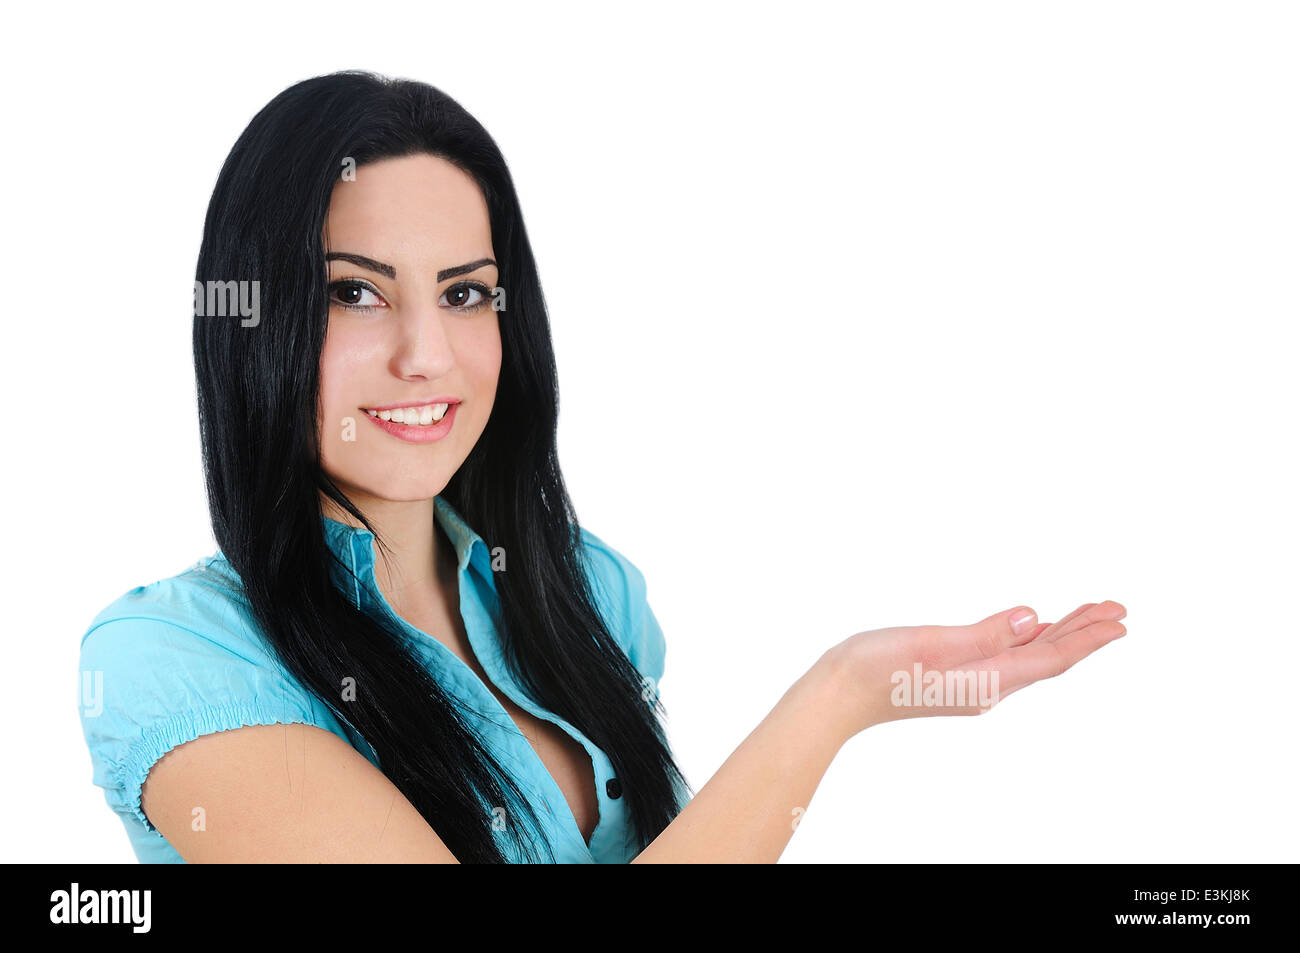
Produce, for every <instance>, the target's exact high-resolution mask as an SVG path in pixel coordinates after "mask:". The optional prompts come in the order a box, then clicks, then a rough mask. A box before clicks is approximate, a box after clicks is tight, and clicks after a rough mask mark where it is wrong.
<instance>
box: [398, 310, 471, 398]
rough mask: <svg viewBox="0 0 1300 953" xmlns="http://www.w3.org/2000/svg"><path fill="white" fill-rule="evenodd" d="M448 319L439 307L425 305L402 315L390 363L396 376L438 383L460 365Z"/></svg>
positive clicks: (401, 313)
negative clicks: (448, 330) (447, 323)
mask: <svg viewBox="0 0 1300 953" xmlns="http://www.w3.org/2000/svg"><path fill="white" fill-rule="evenodd" d="M446 319H447V316H446V315H445V314H444V313H443V311H442V309H441V308H439V307H438V306H437V305H436V304H425V303H423V302H420V303H419V304H416V305H413V306H412V305H408V306H407V307H405V308H402V309H401V310H400V311H399V312H398V315H397V321H396V328H397V330H396V335H395V340H394V342H393V354H392V358H391V360H390V366H391V370H392V372H393V374H394V375H395V376H397V377H400V378H402V379H403V380H421V379H424V380H437V379H439V378H440V377H445V376H446V375H447V374H448V373H449V372H450V371H451V370H452V368H453V367H455V366H456V355H455V352H454V350H453V347H452V341H451V337H450V336H449V335H448V333H447V326H446Z"/></svg>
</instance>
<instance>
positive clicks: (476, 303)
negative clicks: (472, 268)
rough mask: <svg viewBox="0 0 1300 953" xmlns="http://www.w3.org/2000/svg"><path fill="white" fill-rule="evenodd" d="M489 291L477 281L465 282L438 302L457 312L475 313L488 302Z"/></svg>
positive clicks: (453, 286)
mask: <svg viewBox="0 0 1300 953" xmlns="http://www.w3.org/2000/svg"><path fill="white" fill-rule="evenodd" d="M487 295H488V289H487V288H486V287H484V286H483V285H481V284H479V283H478V282H475V281H463V282H461V283H460V284H457V285H452V286H451V287H450V288H448V289H447V290H446V291H445V292H443V295H442V299H441V300H440V301H439V302H438V303H439V304H441V305H443V306H444V307H448V308H451V309H453V310H455V311H475V310H477V309H478V308H480V307H481V306H482V305H483V304H485V303H486V301H487Z"/></svg>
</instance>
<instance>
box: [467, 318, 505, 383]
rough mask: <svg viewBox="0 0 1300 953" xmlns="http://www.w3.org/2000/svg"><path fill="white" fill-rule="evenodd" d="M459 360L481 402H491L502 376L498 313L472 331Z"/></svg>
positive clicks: (474, 327) (475, 326)
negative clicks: (487, 400) (485, 400)
mask: <svg viewBox="0 0 1300 953" xmlns="http://www.w3.org/2000/svg"><path fill="white" fill-rule="evenodd" d="M458 361H459V363H460V365H461V367H462V368H463V369H464V371H465V376H466V379H467V381H468V382H469V383H470V385H471V386H472V387H473V388H474V392H475V396H477V397H478V398H479V400H480V401H482V400H484V399H489V400H490V399H491V398H492V397H493V396H494V395H495V394H496V388H497V379H498V378H499V377H500V375H501V328H500V324H499V323H498V319H497V317H496V315H495V314H493V315H490V316H485V320H484V321H483V322H482V323H481V324H476V325H474V326H473V327H472V328H471V329H470V330H469V331H468V333H467V334H466V337H465V340H464V341H463V342H462V346H461V348H459V349H458Z"/></svg>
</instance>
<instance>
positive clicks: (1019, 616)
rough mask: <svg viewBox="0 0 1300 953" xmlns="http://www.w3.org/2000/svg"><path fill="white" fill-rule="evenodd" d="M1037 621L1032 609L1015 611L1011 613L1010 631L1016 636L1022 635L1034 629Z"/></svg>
mask: <svg viewBox="0 0 1300 953" xmlns="http://www.w3.org/2000/svg"><path fill="white" fill-rule="evenodd" d="M1037 619H1038V616H1037V615H1036V614H1035V613H1034V610H1033V609H1017V610H1016V611H1015V612H1013V613H1011V631H1012V632H1014V633H1016V635H1024V634H1025V633H1026V632H1028V631H1029V630H1030V629H1032V628H1033V627H1034V623H1035V621H1037Z"/></svg>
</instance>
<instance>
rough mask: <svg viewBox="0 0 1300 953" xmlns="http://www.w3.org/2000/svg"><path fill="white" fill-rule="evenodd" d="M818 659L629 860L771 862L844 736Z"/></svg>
mask: <svg viewBox="0 0 1300 953" xmlns="http://www.w3.org/2000/svg"><path fill="white" fill-rule="evenodd" d="M834 691H835V688H834V684H833V678H832V676H831V675H830V674H829V673H828V672H826V670H825V668H824V667H823V666H814V667H813V668H812V669H810V670H809V671H808V672H807V673H806V674H805V675H804V676H803V677H802V678H800V679H799V681H797V682H795V684H794V685H792V686H791V687H790V689H789V691H787V692H786V693H785V695H783V696H782V697H781V700H780V701H779V702H777V704H776V706H775V707H774V708H773V709H772V711H771V712H769V713H768V715H767V717H765V718H764V719H763V720H762V721H761V722H760V723H759V725H758V727H757V728H755V729H754V730H753V731H752V732H751V733H750V735H749V737H747V738H746V739H745V740H744V742H742V743H741V745H740V747H738V748H737V749H736V750H735V751H734V752H732V754H731V757H729V758H728V759H727V760H726V762H725V763H724V764H723V765H722V767H721V768H719V769H718V771H717V773H716V774H714V775H713V777H712V778H710V779H709V782H708V783H707V784H706V785H704V787H703V788H702V789H701V790H700V791H699V793H698V794H696V796H695V798H694V799H693V800H692V801H691V802H690V803H689V804H687V805H686V807H685V808H683V809H682V811H681V813H680V814H679V815H678V816H677V817H676V819H674V820H673V822H672V823H671V824H669V825H668V826H667V827H666V828H664V830H663V832H662V833H661V834H660V835H659V836H658V837H657V838H655V840H654V842H653V843H651V844H650V846H648V847H647V848H646V849H645V850H643V851H642V852H641V853H640V854H639V855H638V856H637V857H636V858H635V859H634V860H633V861H632V862H633V863H643V864H644V863H670V864H677V863H775V862H776V861H777V860H778V859H779V858H780V856H781V853H782V851H784V850H785V847H786V845H787V844H788V843H789V842H790V838H791V836H792V835H793V834H794V827H795V825H794V821H795V820H796V819H797V818H798V817H799V816H800V815H801V814H802V810H796V809H803V810H806V809H807V807H808V805H809V802H811V801H812V797H813V792H815V791H816V790H817V785H818V784H820V783H821V779H822V777H823V776H824V775H825V773H826V769H827V768H828V767H830V764H831V761H832V760H834V758H835V755H836V754H837V753H838V752H839V749H840V748H841V747H842V745H843V743H844V741H845V740H846V739H845V738H844V737H843V731H842V730H841V729H839V728H837V727H835V720H834V719H833V718H830V717H829V710H830V703H831V702H832V701H833V692H834Z"/></svg>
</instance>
